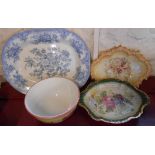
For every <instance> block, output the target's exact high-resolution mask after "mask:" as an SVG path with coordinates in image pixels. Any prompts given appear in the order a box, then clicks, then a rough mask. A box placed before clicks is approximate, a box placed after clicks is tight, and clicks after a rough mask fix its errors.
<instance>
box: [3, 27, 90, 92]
mask: <svg viewBox="0 0 155 155" xmlns="http://www.w3.org/2000/svg"><path fill="white" fill-rule="evenodd" d="M61 41H64V42H66V43H67V44H69V45H70V46H72V48H74V50H75V51H76V52H77V54H78V56H79V58H80V66H79V67H77V69H76V74H75V75H74V76H72V77H70V78H71V79H73V80H74V81H75V82H76V83H77V84H78V85H79V86H80V87H81V86H83V85H84V84H85V83H86V81H87V80H88V78H89V75H90V52H89V50H88V48H87V46H86V44H85V43H84V41H83V40H82V39H81V38H80V37H79V36H78V35H76V34H75V33H72V32H69V31H67V30H65V29H32V30H27V31H23V32H20V33H17V34H15V35H14V36H12V37H11V38H10V39H9V40H8V41H7V43H6V44H5V46H4V48H3V51H2V64H3V70H4V74H5V77H6V79H7V81H8V82H9V83H10V84H11V85H12V86H13V87H14V88H15V89H17V90H18V91H20V92H22V93H24V94H25V93H26V92H27V91H28V88H30V87H31V86H32V85H33V84H34V83H31V81H30V80H29V79H27V77H26V76H25V75H24V74H23V73H22V69H21V68H20V67H21V66H19V62H20V63H21V64H23V63H24V64H25V65H24V67H25V68H24V69H25V70H27V71H28V72H29V75H30V76H31V77H32V79H33V77H35V79H36V78H37V79H38V80H41V79H44V78H45V77H52V76H55V75H58V76H63V77H66V74H67V73H68V72H69V71H70V70H69V68H70V66H69V65H70V61H72V60H71V58H70V56H69V52H68V51H67V50H62V49H61V52H60V53H59V52H58V53H59V54H58V53H57V54H54V53H52V52H51V49H43V48H42V49H41V48H32V49H30V50H27V52H28V53H30V54H27V56H26V57H25V58H24V60H23V58H22V59H21V55H22V52H23V48H25V47H26V46H27V45H35V46H36V47H37V45H42V44H46V45H50V44H53V43H59V42H61ZM48 47H50V46H48ZM59 50H60V49H59ZM30 55H33V56H30ZM21 60H22V61H24V62H21Z"/></svg>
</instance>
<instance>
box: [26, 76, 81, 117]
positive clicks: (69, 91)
mask: <svg viewBox="0 0 155 155" xmlns="http://www.w3.org/2000/svg"><path fill="white" fill-rule="evenodd" d="M78 99H79V88H78V87H77V86H76V84H74V83H73V82H72V81H70V80H68V79H64V78H50V79H46V80H43V81H41V82H39V83H37V84H35V85H34V86H33V87H32V88H31V89H30V91H29V92H28V93H27V95H26V97H25V106H26V108H27V110H28V111H29V112H30V113H32V114H33V115H37V116H43V117H46V116H47V117H48V116H51V117H52V116H56V115H59V114H63V113H65V112H67V111H69V110H71V109H72V108H73V107H75V106H76V105H77V102H78Z"/></svg>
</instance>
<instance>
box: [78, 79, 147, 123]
mask: <svg viewBox="0 0 155 155" xmlns="http://www.w3.org/2000/svg"><path fill="white" fill-rule="evenodd" d="M148 103H149V97H148V96H147V95H146V94H145V93H144V92H142V91H140V90H138V89H136V88H135V87H133V86H132V85H130V84H129V83H126V82H122V81H119V80H115V79H107V80H102V81H99V82H95V83H92V84H91V85H89V86H88V88H87V89H86V90H85V91H83V92H82V94H81V99H80V106H82V107H83V108H85V109H86V110H87V112H88V113H89V115H90V116H91V117H92V118H93V119H95V120H97V121H104V122H109V123H124V122H127V121H129V120H131V119H134V118H138V117H139V116H140V115H141V114H142V113H143V109H144V107H145V106H146V105H147V104H148Z"/></svg>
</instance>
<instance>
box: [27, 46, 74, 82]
mask: <svg viewBox="0 0 155 155" xmlns="http://www.w3.org/2000/svg"><path fill="white" fill-rule="evenodd" d="M30 52H31V53H32V54H33V55H34V57H30V56H28V57H26V58H25V68H26V69H29V68H31V70H32V72H30V73H29V74H30V75H31V76H32V77H36V78H37V79H38V80H42V79H44V78H45V77H44V76H46V77H52V76H62V77H64V76H66V75H67V73H68V72H70V69H69V68H70V63H71V58H70V54H69V52H68V51H66V50H60V49H59V48H58V49H56V51H54V52H53V50H52V49H51V48H47V50H46V49H38V48H34V49H32V50H31V51H30Z"/></svg>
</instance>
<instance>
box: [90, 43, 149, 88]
mask: <svg viewBox="0 0 155 155" xmlns="http://www.w3.org/2000/svg"><path fill="white" fill-rule="evenodd" d="M151 70H152V69H151V65H150V63H149V61H148V60H147V59H146V58H145V57H144V56H143V55H142V54H141V53H140V52H139V51H137V50H134V49H128V48H126V47H123V46H121V45H120V46H118V47H114V48H111V49H109V50H107V51H103V52H102V53H101V54H100V56H99V58H98V59H96V60H95V61H94V62H93V63H92V65H91V77H92V79H95V80H97V81H98V80H102V79H108V78H114V79H119V80H122V81H127V82H129V83H130V84H132V85H134V86H136V87H138V86H139V85H140V84H141V83H142V81H143V80H144V79H147V78H148V77H149V76H150V73H151Z"/></svg>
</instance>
